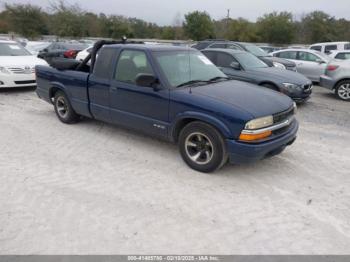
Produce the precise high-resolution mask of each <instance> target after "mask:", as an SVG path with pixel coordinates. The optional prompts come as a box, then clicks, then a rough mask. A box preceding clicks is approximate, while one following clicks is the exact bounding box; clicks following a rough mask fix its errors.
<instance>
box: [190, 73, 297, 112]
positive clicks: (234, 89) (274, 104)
mask: <svg viewBox="0 0 350 262" xmlns="http://www.w3.org/2000/svg"><path fill="white" fill-rule="evenodd" d="M191 92H192V94H194V95H198V96H206V97H209V98H211V99H215V100H217V101H218V102H221V103H225V104H229V105H231V106H233V107H235V108H239V109H240V110H243V111H246V112H247V113H250V114H251V115H252V116H253V117H255V118H257V117H262V116H267V115H273V114H276V113H280V112H283V111H285V110H287V109H289V108H290V107H292V106H293V101H292V100H291V99H290V98H289V97H288V96H286V95H283V94H281V93H278V92H276V91H272V90H269V89H267V88H264V87H260V86H257V85H253V84H249V83H246V82H241V81H236V80H231V81H225V82H218V83H214V84H210V85H204V86H196V87H192V88H191Z"/></svg>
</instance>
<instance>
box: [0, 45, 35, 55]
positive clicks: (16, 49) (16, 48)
mask: <svg viewBox="0 0 350 262" xmlns="http://www.w3.org/2000/svg"><path fill="white" fill-rule="evenodd" d="M27 55H31V53H29V52H28V51H27V50H26V49H25V48H24V47H23V46H21V45H19V44H17V43H0V56H27Z"/></svg>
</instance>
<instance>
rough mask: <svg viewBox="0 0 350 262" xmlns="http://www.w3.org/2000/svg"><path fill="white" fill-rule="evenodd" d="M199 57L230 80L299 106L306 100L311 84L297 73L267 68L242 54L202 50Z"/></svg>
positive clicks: (254, 57) (250, 55)
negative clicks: (283, 96)
mask: <svg viewBox="0 0 350 262" xmlns="http://www.w3.org/2000/svg"><path fill="white" fill-rule="evenodd" d="M202 53H203V54H204V55H205V56H207V57H208V58H209V59H210V60H211V61H212V62H213V63H214V64H215V65H216V66H218V67H219V68H220V69H221V70H222V71H223V72H224V73H225V74H226V75H228V76H229V77H231V78H232V79H236V80H241V81H245V82H250V83H254V84H257V85H259V86H262V87H265V88H269V89H272V90H274V91H278V92H281V93H284V94H286V95H288V96H289V97H291V98H292V99H293V100H294V101H296V102H299V103H300V102H304V101H306V100H308V99H309V98H310V95H311V92H312V82H311V81H310V80H309V79H307V78H306V77H304V76H303V75H301V74H299V73H296V72H293V71H289V70H283V69H280V68H276V67H269V66H268V65H267V64H265V63H264V62H263V61H261V60H260V59H258V58H257V57H256V56H254V55H252V54H251V53H248V52H246V51H242V50H232V49H205V50H202Z"/></svg>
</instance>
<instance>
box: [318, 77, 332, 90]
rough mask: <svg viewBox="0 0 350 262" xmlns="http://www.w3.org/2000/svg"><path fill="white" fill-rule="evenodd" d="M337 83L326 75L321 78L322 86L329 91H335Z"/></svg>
mask: <svg viewBox="0 0 350 262" xmlns="http://www.w3.org/2000/svg"><path fill="white" fill-rule="evenodd" d="M335 84H336V81H335V80H334V79H333V78H331V77H329V76H326V75H321V77H320V86H322V87H324V88H327V89H329V90H333V89H334V87H335Z"/></svg>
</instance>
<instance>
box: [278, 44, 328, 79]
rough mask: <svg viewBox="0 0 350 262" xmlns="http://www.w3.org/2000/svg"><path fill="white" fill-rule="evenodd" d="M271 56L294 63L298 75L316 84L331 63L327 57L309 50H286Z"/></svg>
mask: <svg viewBox="0 0 350 262" xmlns="http://www.w3.org/2000/svg"><path fill="white" fill-rule="evenodd" d="M272 55H273V56H276V57H279V58H284V59H288V60H290V61H293V62H295V63H296V65H297V71H298V72H299V73H301V74H303V75H304V76H306V77H307V78H309V79H310V80H311V81H313V82H317V83H318V82H320V76H321V75H322V74H324V71H325V69H326V67H327V64H328V63H329V62H330V61H331V58H330V57H328V56H327V55H325V54H323V53H321V52H318V51H315V50H310V49H286V50H281V51H277V52H273V53H272Z"/></svg>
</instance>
